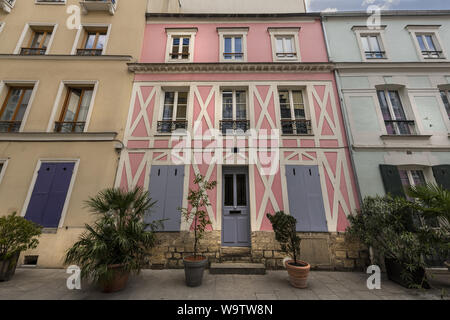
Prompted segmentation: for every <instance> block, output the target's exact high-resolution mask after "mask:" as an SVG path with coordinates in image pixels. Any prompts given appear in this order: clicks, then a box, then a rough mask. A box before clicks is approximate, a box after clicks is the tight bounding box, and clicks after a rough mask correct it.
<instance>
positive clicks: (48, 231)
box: [42, 228, 58, 234]
mask: <svg viewBox="0 0 450 320" xmlns="http://www.w3.org/2000/svg"><path fill="white" fill-rule="evenodd" d="M57 232H58V228H42V233H45V234H56V233H57Z"/></svg>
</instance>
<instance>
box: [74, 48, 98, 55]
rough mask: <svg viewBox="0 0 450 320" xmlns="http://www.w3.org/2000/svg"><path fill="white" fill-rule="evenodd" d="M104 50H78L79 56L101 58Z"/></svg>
mask: <svg viewBox="0 0 450 320" xmlns="http://www.w3.org/2000/svg"><path fill="white" fill-rule="evenodd" d="M102 53H103V49H77V56H101V55H102Z"/></svg>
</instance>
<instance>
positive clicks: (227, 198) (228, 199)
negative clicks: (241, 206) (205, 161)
mask: <svg viewBox="0 0 450 320" xmlns="http://www.w3.org/2000/svg"><path fill="white" fill-rule="evenodd" d="M233 189H234V188H233V175H232V174H226V175H225V187H224V193H225V195H224V205H225V206H234V201H233V200H234V192H233V191H234V190H233Z"/></svg>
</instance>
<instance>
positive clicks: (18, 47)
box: [13, 22, 58, 55]
mask: <svg viewBox="0 0 450 320" xmlns="http://www.w3.org/2000/svg"><path fill="white" fill-rule="evenodd" d="M33 27H53V31H52V35H51V37H50V40H49V42H48V46H47V49H46V50H45V54H46V55H47V54H49V53H50V49H51V47H52V44H53V39H54V38H55V34H56V30H58V24H57V23H43V22H28V23H26V24H25V27H24V28H23V31H22V34H21V35H20V38H19V41H18V42H17V45H16V48H15V49H14V52H13V53H14V54H20V51H21V49H22V47H23V44H24V42H25V40H26V39H25V37H26V36H27V34H29V32H30V31H31V32H32V28H33Z"/></svg>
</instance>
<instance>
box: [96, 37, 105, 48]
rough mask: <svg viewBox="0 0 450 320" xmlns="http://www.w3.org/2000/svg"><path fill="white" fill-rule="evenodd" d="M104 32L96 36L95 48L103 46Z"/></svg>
mask: <svg viewBox="0 0 450 320" xmlns="http://www.w3.org/2000/svg"><path fill="white" fill-rule="evenodd" d="M105 41H106V34H101V35H99V36H98V40H97V46H96V49H103V47H104V46H105Z"/></svg>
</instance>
